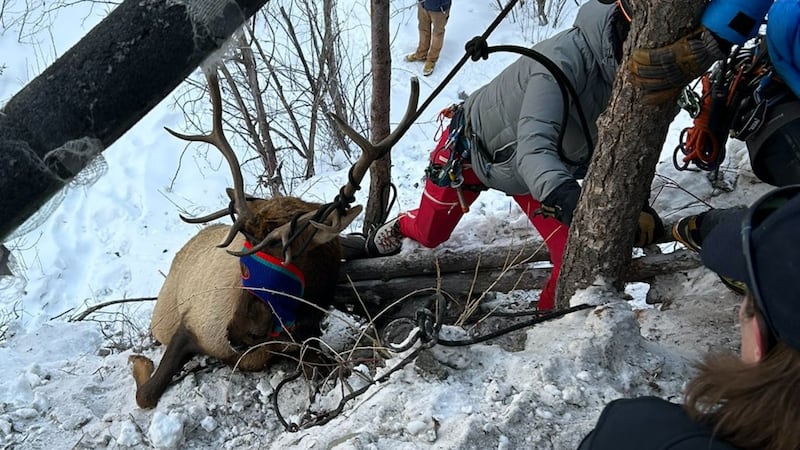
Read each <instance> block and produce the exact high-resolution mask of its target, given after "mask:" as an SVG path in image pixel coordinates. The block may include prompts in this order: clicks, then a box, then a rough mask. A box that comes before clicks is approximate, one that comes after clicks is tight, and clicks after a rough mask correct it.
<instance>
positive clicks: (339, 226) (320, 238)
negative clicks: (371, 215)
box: [309, 205, 364, 244]
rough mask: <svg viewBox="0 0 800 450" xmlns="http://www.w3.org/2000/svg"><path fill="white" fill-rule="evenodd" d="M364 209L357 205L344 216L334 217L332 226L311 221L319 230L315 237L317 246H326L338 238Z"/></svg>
mask: <svg viewBox="0 0 800 450" xmlns="http://www.w3.org/2000/svg"><path fill="white" fill-rule="evenodd" d="M363 209H364V208H363V207H362V206H361V205H356V206H353V207H352V208H350V209H348V210H347V211H345V213H344V215H342V216H338V215H334V216H333V217H334V222H333V223H332V224H330V225H328V224H325V223H321V222H315V221H313V220H310V221H309V223H311V225H313V226H314V228H316V229H317V230H319V231H318V232H317V233H316V234H315V235H314V242H316V243H317V244H324V243H326V242H330V241H332V240H333V239H334V238H336V237H338V236H339V233H340V232H341V230H343V229H344V228H346V227H347V226H348V225H350V223H352V222H353V220H355V219H356V217H358V215H359V214H361V211H362V210H363Z"/></svg>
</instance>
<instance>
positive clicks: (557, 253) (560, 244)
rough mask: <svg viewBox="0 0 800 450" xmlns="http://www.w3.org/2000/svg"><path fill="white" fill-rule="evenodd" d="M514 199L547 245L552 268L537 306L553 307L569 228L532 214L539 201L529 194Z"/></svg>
mask: <svg viewBox="0 0 800 450" xmlns="http://www.w3.org/2000/svg"><path fill="white" fill-rule="evenodd" d="M514 200H515V201H516V202H517V204H518V205H519V207H520V208H522V210H523V211H525V214H526V215H527V216H528V219H529V220H530V221H531V223H533V226H534V227H536V230H537V231H538V232H539V234H540V235H541V236H542V238H544V243H545V245H547V250H549V251H550V262H552V263H553V270H552V272H550V278H548V279H547V283H546V284H545V285H544V289H542V293H541V294H540V295H539V303H538V305H537V307H538V308H539V309H543V310H549V309H553V306H555V300H556V285H557V283H558V274H559V273H560V272H561V261H562V260H563V259H564V249H565V248H566V246H567V236H568V235H569V228H567V226H566V225H564V224H563V223H561V222H559V221H557V220H556V219H554V218H552V217H544V216H542V215H538V216H534V215H533V213H534V212H535V211H536V210H537V209H539V206H541V203H540V202H539V201H538V200H536V199H535V198H533V197H531V195H530V194H525V195H515V196H514Z"/></svg>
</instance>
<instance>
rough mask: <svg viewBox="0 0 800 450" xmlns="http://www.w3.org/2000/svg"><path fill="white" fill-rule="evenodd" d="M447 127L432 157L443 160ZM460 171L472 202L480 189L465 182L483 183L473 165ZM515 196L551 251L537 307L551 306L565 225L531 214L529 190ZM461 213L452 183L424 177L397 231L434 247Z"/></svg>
mask: <svg viewBox="0 0 800 450" xmlns="http://www.w3.org/2000/svg"><path fill="white" fill-rule="evenodd" d="M446 131H447V130H445V133H443V134H444V135H443V136H442V138H441V139H440V140H439V144H438V145H437V146H436V148H435V149H434V150H433V152H431V161H432V162H438V163H439V164H442V165H443V164H445V163H446V162H447V159H448V157H449V156H450V152H449V151H448V150H445V149H444V144H445V141H446V140H447V132H446ZM462 174H463V176H464V186H465V187H467V188H465V189H462V193H463V197H464V202H465V203H466V204H467V205H471V204H472V203H473V202H474V201H475V200H476V199H477V198H478V195H479V193H480V191H476V190H470V189H469V188H468V186H482V184H481V182H480V180H478V178H477V177H476V176H475V172H474V171H473V170H472V166H470V165H469V164H466V163H465V164H464V165H463V170H462ZM513 197H514V200H515V201H516V202H517V204H518V205H519V206H520V207H521V208H522V210H523V211H525V214H527V216H528V219H529V220H530V221H531V223H533V226H534V227H536V230H537V231H538V232H539V234H541V235H542V237H543V238H544V239H545V245H547V249H548V250H549V251H550V261H551V262H552V263H553V270H552V272H551V273H550V278H549V279H548V280H547V284H545V286H544V289H542V293H541V295H540V297H539V303H538V307H539V309H543V310H548V309H552V308H553V306H554V303H555V294H556V283H557V282H558V274H559V272H560V271H561V261H562V259H563V257H564V248H565V247H566V245H567V234H568V231H569V230H568V229H567V227H566V225H564V224H562V223H561V222H559V221H557V220H555V219H553V218H550V217H544V216H542V215H536V216H534V214H533V213H534V212H535V211H536V210H537V209H538V208H539V206H540V203H539V201H538V200H536V199H534V198H533V197H531V195H530V194H524V195H514V196H513ZM463 215H464V213H463V212H462V210H461V205H460V204H459V202H458V195H457V194H456V190H455V189H453V188H451V187H441V186H437V185H436V184H434V183H433V182H431V181H430V180H426V181H425V190H424V192H423V193H422V198H421V199H420V202H419V208H417V209H414V210H411V211H408V212H406V213H404V214H403V216H402V217H401V218H400V232H401V233H403V235H404V236H406V237H409V238H411V239H413V240H415V241H417V242H419V243H420V244H422V245H424V246H425V247H428V248H433V247H436V246H437V245H439V244H441V243H442V242H444V241H446V240H447V239H449V238H450V235H451V234H452V233H453V229H454V228H455V227H456V225H457V224H458V221H459V220H461V216H463Z"/></svg>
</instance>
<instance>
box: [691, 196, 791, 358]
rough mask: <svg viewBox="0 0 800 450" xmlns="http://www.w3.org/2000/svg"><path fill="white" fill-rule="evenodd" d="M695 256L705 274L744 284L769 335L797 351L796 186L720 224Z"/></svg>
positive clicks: (762, 199)
mask: <svg viewBox="0 0 800 450" xmlns="http://www.w3.org/2000/svg"><path fill="white" fill-rule="evenodd" d="M700 254H701V256H702V258H703V264H705V265H706V266H707V267H708V268H709V269H711V270H713V271H714V272H717V273H718V274H720V275H722V276H725V277H729V278H732V279H734V280H738V281H742V282H744V283H745V284H746V285H747V288H748V290H749V291H750V293H751V294H752V295H753V298H754V299H755V302H756V306H758V309H759V311H760V312H761V315H762V316H763V317H764V321H765V322H766V324H767V327H768V328H769V329H770V331H771V332H772V334H773V335H774V336H775V337H776V338H777V339H778V340H779V341H781V342H784V343H785V344H787V345H788V346H790V347H792V348H794V349H795V350H798V351H800V184H797V185H792V186H787V187H783V188H780V189H775V190H774V191H772V192H770V193H768V194H767V195H765V196H763V197H761V198H760V199H759V200H758V201H756V202H755V203H754V204H753V206H751V207H750V208H748V209H745V210H742V211H741V212H740V213H738V214H735V215H733V216H731V217H729V218H726V219H725V220H724V221H722V222H720V223H719V224H718V225H716V226H715V227H714V228H713V229H712V230H711V232H710V233H709V235H708V236H707V237H706V238H705V239H704V240H703V247H702V249H701V252H700Z"/></svg>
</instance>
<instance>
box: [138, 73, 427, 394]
mask: <svg viewBox="0 0 800 450" xmlns="http://www.w3.org/2000/svg"><path fill="white" fill-rule="evenodd" d="M206 78H207V81H208V87H209V93H210V96H211V103H212V107H213V113H212V116H213V127H212V131H211V132H210V133H209V134H207V135H197V136H188V135H183V134H180V133H176V132H174V131H172V130H169V129H167V131H169V132H170V133H171V134H173V135H174V136H176V137H178V138H180V139H183V140H187V141H196V142H205V143H208V144H211V145H213V146H215V147H216V148H217V149H218V150H219V151H220V152H221V153H222V154H223V155H224V157H225V159H226V160H227V162H228V165H229V166H230V169H231V172H232V175H233V184H234V187H233V189H230V188H229V189H227V194H228V196H229V197H230V199H231V204H230V206H229V207H228V208H225V209H222V210H220V211H217V212H215V213H212V214H210V215H207V216H204V217H199V218H186V217H184V216H181V219H182V220H184V221H186V222H189V223H206V222H209V221H212V220H215V219H219V218H221V217H224V216H227V215H231V216H233V217H234V218H235V219H234V223H233V225H231V226H228V225H221V224H216V225H210V226H208V227H205V228H203V229H202V230H201V231H200V232H198V233H197V235H195V236H194V237H193V238H191V239H190V240H189V241H188V242H187V243H186V244H185V245H184V246H183V247H182V248H181V250H180V251H178V253H177V254H176V255H175V258H174V259H173V261H172V265H171V267H170V270H169V273H168V275H167V277H166V280H165V281H164V284H163V286H162V288H161V291H160V292H159V294H158V300H157V302H156V305H155V307H154V309H153V315H152V319H151V324H150V329H151V331H152V333H153V336H154V337H155V339H156V341H158V342H159V343H161V344H163V345H166V348H165V350H164V354H163V356H162V357H161V361H160V363H159V365H158V368H155V367H154V364H153V362H152V361H151V360H150V359H149V358H147V357H145V356H143V355H132V356H131V357H130V360H131V362H132V365H133V376H134V379H135V381H136V403H137V404H138V405H139V407H141V408H153V407H155V406H156V404H157V403H158V401H159V399H160V397H161V395H162V394H163V393H164V391H165V390H166V389H167V387H168V386H169V384H170V382H171V381H172V378H173V376H175V375H176V374H178V373H179V372H180V371H181V369H182V368H183V366H184V364H186V363H187V362H188V361H189V360H190V359H191V358H193V357H194V356H196V355H208V356H210V357H213V358H216V359H219V360H221V361H223V362H224V363H226V364H227V365H229V366H233V367H238V368H239V369H241V370H243V371H258V370H264V369H265V368H266V367H267V365H268V364H269V362H270V360H271V358H272V357H273V355H275V354H280V353H283V352H286V351H289V350H291V348H295V349H296V348H297V347H298V343H300V342H302V341H303V340H304V339H306V338H308V337H311V336H314V335H318V334H319V320H320V319H321V318H322V315H323V314H324V313H325V311H326V309H327V307H328V306H329V305H330V304H331V302H332V301H333V298H332V297H333V291H334V287H335V285H336V282H337V278H338V268H339V264H340V259H341V246H340V242H339V233H340V232H341V231H342V230H343V229H344V228H345V227H347V225H349V224H350V223H351V222H352V221H353V220H354V219H355V218H356V216H358V214H359V213H360V212H361V206H358V205H356V206H354V207H349V202H351V201H353V200H352V199H353V195H354V193H355V191H356V190H358V189H359V183H360V182H361V180H362V179H363V177H364V175H365V174H366V171H367V169H368V168H369V166H370V165H371V164H372V162H373V161H375V160H376V159H378V158H380V157H381V156H383V155H385V154H386V153H387V152H388V151H389V150H391V147H392V146H393V145H394V144H395V143H396V142H397V141H398V140H399V139H400V137H401V136H402V135H403V133H405V131H406V130H407V129H408V126H409V125H410V123H411V122H412V121H413V117H414V113H415V112H416V108H417V101H418V99H419V83H418V81H417V80H416V79H413V80H412V86H411V95H410V99H409V104H408V108H407V110H406V113H405V115H404V117H403V119H402V121H401V126H398V128H397V129H395V130H394V132H392V133H391V134H390V135H389V136H387V137H386V138H385V139H383V140H382V141H381V142H379V143H377V144H372V143H370V142H369V141H368V140H367V139H366V138H364V137H363V136H361V135H359V134H358V133H357V132H356V131H355V130H353V129H352V128H351V127H350V126H348V125H347V124H345V123H344V122H343V121H342V120H341V119H340V118H338V117H336V116H334V115H331V118H332V119H333V120H334V122H335V123H336V124H337V126H339V127H340V128H341V129H342V130H343V132H344V133H345V134H346V135H347V136H349V137H350V138H351V139H352V140H353V141H354V142H355V143H356V144H357V145H358V146H359V147H361V149H362V153H361V155H360V157H359V158H358V160H357V161H356V162H355V164H354V165H353V166H352V167H351V169H350V173H349V176H348V182H347V183H346V184H345V185H344V186H343V187H342V188H341V189H340V191H339V196H338V197H337V198H338V199H340V200H339V202H338V203H336V202H334V203H333V204H329V205H320V204H317V203H309V202H306V201H303V200H301V199H299V198H296V197H278V198H271V199H259V198H254V197H250V196H248V195H246V194H245V192H244V181H243V177H242V173H241V169H240V167H239V162H238V160H237V158H236V155H235V153H234V152H233V149H232V148H231V145H230V144H229V142H228V141H227V139H226V138H225V136H224V133H223V129H222V100H221V95H220V89H219V81H218V79H217V75H216V71H214V70H212V71H210V72H209V73H208V74H207V76H206ZM342 199H343V200H342ZM219 242H221V243H219ZM252 258H256V260H255V263H254V260H253V259H252ZM260 264H261V265H270V264H271V265H273V266H276V267H277V270H275V271H273V272H279V273H281V274H283V275H285V277H283V278H280V276H278V278H279V281H278V282H277V283H278V285H275V286H258V287H253V286H252V285H251V284H248V283H250V281H249V280H252V279H254V278H255V277H254V276H250V275H251V272H252V271H253V270H254V269H253V267H254V265H255V266H259V265H260ZM281 276H282V275H281ZM243 280H248V282H247V283H245V282H244V281H243ZM281 280H282V282H283V284H288V285H289V286H290V287H291V288H292V289H290V290H291V291H292V292H287V291H286V290H285V288H284V287H283V286H282V285H281ZM287 280H288V281H287ZM303 280H304V281H305V288H304V289H302V281H303ZM269 282H270V283H273V280H272V279H270V280H269ZM298 284H299V285H300V287H301V288H300V289H299V290H298V289H297V287H298ZM259 288H263V289H259ZM301 291H302V293H300V292H301ZM263 292H266V293H267V294H262V293H263ZM262 297H265V298H262ZM287 310H288V314H287ZM287 315H289V316H292V317H291V318H292V319H294V324H293V326H290V325H292V324H291V323H285V322H288V321H287V320H286V316H287ZM154 369H155V370H154Z"/></svg>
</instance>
